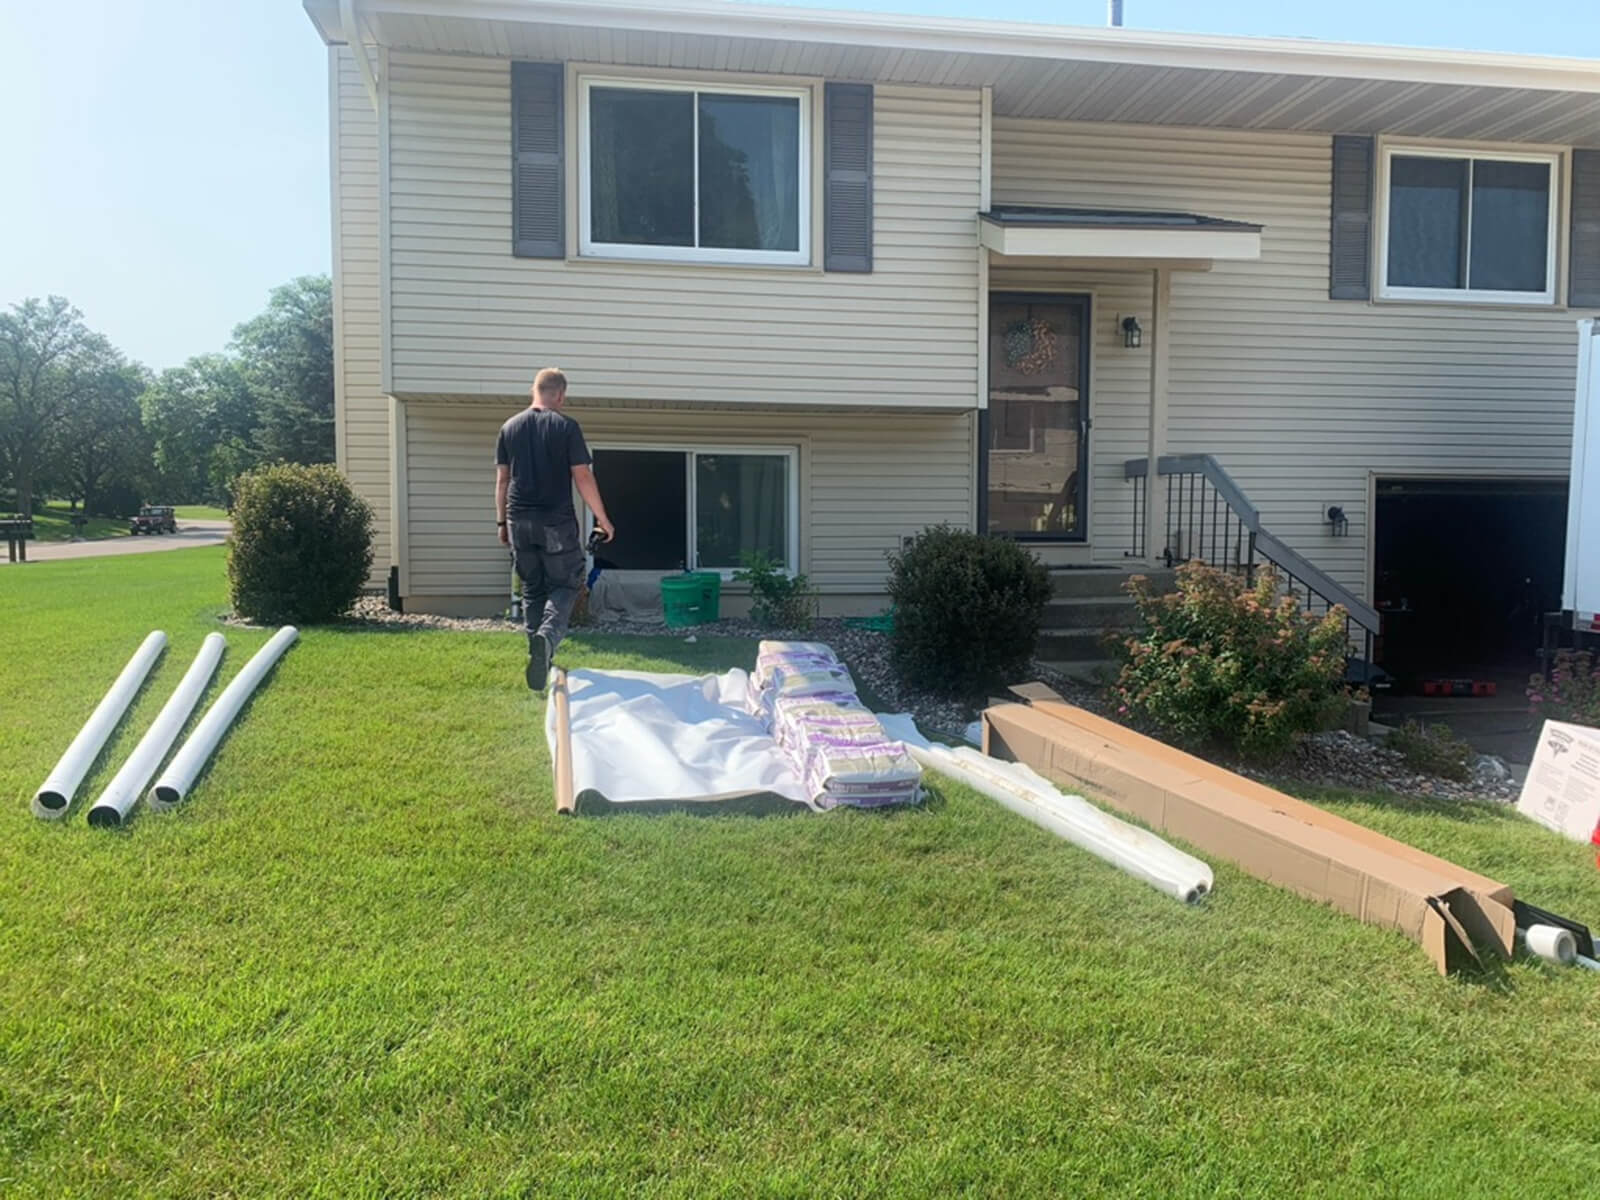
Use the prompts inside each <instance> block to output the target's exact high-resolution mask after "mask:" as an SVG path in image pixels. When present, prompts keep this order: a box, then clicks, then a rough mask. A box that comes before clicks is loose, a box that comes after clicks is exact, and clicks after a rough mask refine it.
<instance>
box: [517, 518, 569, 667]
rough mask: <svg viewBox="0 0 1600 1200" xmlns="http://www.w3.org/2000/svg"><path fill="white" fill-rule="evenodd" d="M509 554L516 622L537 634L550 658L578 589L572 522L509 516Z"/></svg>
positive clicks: (559, 639) (564, 633)
mask: <svg viewBox="0 0 1600 1200" xmlns="http://www.w3.org/2000/svg"><path fill="white" fill-rule="evenodd" d="M509 526H510V529H511V554H512V559H513V561H514V562H515V563H516V568H517V577H518V578H519V579H521V580H522V619H523V623H524V624H525V625H527V627H528V632H529V633H542V634H544V636H545V639H546V640H547V641H548V642H549V643H550V653H551V654H554V653H555V649H556V647H557V646H559V645H560V644H561V639H562V638H564V637H566V636H567V625H568V624H569V623H570V622H571V620H572V606H573V605H575V604H576V603H577V602H578V593H579V592H580V591H582V589H583V567H584V557H583V547H582V545H580V544H579V539H578V522H577V519H576V518H575V517H563V518H558V519H557V520H555V521H546V520H544V519H542V518H538V517H517V516H513V517H512V518H511V519H510V521H509Z"/></svg>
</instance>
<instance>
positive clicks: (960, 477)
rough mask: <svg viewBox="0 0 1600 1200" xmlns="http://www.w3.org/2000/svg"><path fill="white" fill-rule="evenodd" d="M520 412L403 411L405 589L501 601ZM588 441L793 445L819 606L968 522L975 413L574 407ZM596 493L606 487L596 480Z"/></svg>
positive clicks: (803, 542) (458, 407)
mask: <svg viewBox="0 0 1600 1200" xmlns="http://www.w3.org/2000/svg"><path fill="white" fill-rule="evenodd" d="M515 411H516V409H515V407H514V406H511V405H501V404H492V403H488V402H473V403H458V404H423V403H417V402H415V401H413V402H408V403H407V405H406V428H407V433H408V437H407V445H406V474H407V481H408V489H409V533H408V538H409V546H408V547H407V555H408V564H409V567H410V570H409V572H408V580H409V585H408V586H409V590H408V595H409V596H410V597H412V598H413V599H412V600H410V601H408V602H409V603H410V604H411V606H412V607H414V608H420V609H424V610H425V609H428V608H429V607H430V605H429V604H428V602H427V599H426V598H427V597H444V598H460V597H471V596H500V595H502V594H504V593H505V591H506V588H507V579H508V575H507V571H508V567H507V563H506V552H505V550H504V548H503V547H501V546H500V545H499V544H498V542H497V541H496V538H495V531H494V517H493V495H494V466H493V463H494V437H495V433H496V432H497V431H498V430H499V428H500V424H501V422H502V421H504V420H505V419H506V418H507V417H508V416H510V415H511V414H512V413H513V412H515ZM571 412H572V415H573V416H575V417H577V418H578V420H579V421H580V422H581V424H582V425H583V430H584V434H585V436H586V437H587V439H588V441H589V443H590V444H591V445H594V446H603V445H605V444H606V443H607V442H617V443H628V444H634V445H638V444H644V445H657V444H659V445H663V446H668V445H673V444H684V445H704V444H716V443H718V442H722V443H728V444H739V445H774V446H794V447H798V448H799V471H800V478H799V498H800V500H799V510H800V556H801V566H802V569H804V570H806V571H807V572H808V574H809V575H810V576H811V580H812V582H813V583H814V584H815V585H816V586H817V587H818V589H819V590H820V591H822V592H823V593H825V594H826V595H829V596H849V595H856V596H872V595H876V594H878V593H881V591H882V588H883V580H884V574H885V563H884V554H885V552H886V551H889V550H893V549H895V548H896V547H898V546H899V544H900V539H901V538H902V537H904V536H905V535H907V534H912V533H916V532H917V531H919V530H921V529H923V528H924V527H925V526H927V525H929V524H933V523H937V522H940V521H948V522H951V523H952V524H956V525H960V526H963V527H970V526H971V524H972V521H973V499H974V490H973V489H974V479H973V474H972V437H973V424H972V422H973V417H972V414H971V413H950V414H937V413H896V414H886V413H876V414H872V413H853V412H837V411H835V412H826V413H824V412H805V413H800V412H772V411H766V412H739V413H736V414H733V413H728V412H726V411H706V410H700V411H686V410H657V411H645V410H638V409H620V408H619V409H611V408H592V407H591V408H584V407H582V406H574V407H573V408H572V409H571ZM599 482H600V488H601V493H602V495H603V494H604V491H605V484H606V481H605V477H604V475H603V474H602V475H601V476H600V480H599Z"/></svg>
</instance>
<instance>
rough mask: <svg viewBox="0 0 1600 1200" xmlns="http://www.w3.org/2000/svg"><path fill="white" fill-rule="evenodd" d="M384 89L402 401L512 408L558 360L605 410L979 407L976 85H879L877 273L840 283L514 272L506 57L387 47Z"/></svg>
mask: <svg viewBox="0 0 1600 1200" xmlns="http://www.w3.org/2000/svg"><path fill="white" fill-rule="evenodd" d="M622 73H623V74H626V73H627V72H626V71H625V70H624V71H622ZM700 78H704V79H707V80H709V81H711V82H713V83H714V82H715V80H716V78H717V76H716V75H715V74H710V75H704V76H701V77H700ZM569 82H570V81H569ZM389 88H390V186H391V197H392V225H391V241H390V247H391V259H392V266H391V281H392V301H393V308H392V323H391V333H392V340H391V345H392V354H393V362H392V383H393V388H394V391H395V393H396V394H397V395H407V396H413V395H426V394H447V395H494V396H507V397H510V396H521V395H523V394H525V393H526V390H527V387H528V381H529V378H530V377H531V375H532V373H533V371H534V370H535V369H537V368H538V367H539V366H542V365H545V364H548V363H552V362H554V363H559V364H560V365H561V366H562V367H564V368H565V369H566V370H567V372H568V374H569V375H570V376H571V378H572V380H573V389H574V394H575V395H576V394H582V395H585V396H588V397H591V398H603V399H608V400H630V401H681V402H690V403H697V404H705V403H718V402H726V403H743V404H765V405H785V404H796V405H807V404H809V405H814V404H816V403H818V399H819V395H820V396H825V398H826V403H828V404H834V405H839V404H860V405H871V406H875V407H887V406H914V407H919V408H929V407H938V406H949V407H958V408H959V407H969V408H970V407H971V406H972V404H973V398H974V396H975V395H976V391H977V236H976V224H975V221H974V213H975V211H976V209H977V205H978V195H979V182H980V180H979V176H980V159H981V154H980V149H981V147H980V142H981V137H980V124H981V105H980V100H981V97H980V93H979V92H978V91H977V90H976V89H966V90H956V89H939V88H913V87H880V88H878V89H877V92H876V110H875V124H874V139H875V172H876V177H875V202H874V258H875V269H874V270H873V272H872V273H871V274H860V275H850V274H825V273H823V272H821V271H817V270H811V269H799V268H794V269H773V268H765V269H757V268H747V267H737V266H711V265H683V264H675V265H663V264H657V263H639V262H629V263H618V262H597V261H593V260H581V261H579V260H572V259H569V260H567V261H562V260H546V259H519V258H515V257H513V256H512V253H511V170H510V168H511V148H510V137H511V94H510V64H509V62H508V61H506V60H501V59H481V58H466V57H449V56H443V55H419V54H400V53H396V54H394V55H392V57H391V60H390V80H389ZM568 91H569V98H568V113H567V115H568V120H569V123H570V122H572V121H573V120H575V118H576V113H575V112H574V111H573V109H574V105H575V99H574V97H575V94H576V88H574V87H569V89H568ZM814 158H815V156H814ZM576 169H577V165H576V159H575V157H574V156H573V155H571V154H569V156H568V161H567V170H568V173H569V176H570V175H571V173H572V172H574V171H575V170H576ZM820 169H821V163H820V161H814V162H813V171H814V172H817V171H820ZM569 182H570V180H569ZM568 190H569V195H571V194H572V192H573V189H572V188H571V187H569V189H568ZM568 224H569V237H568V252H569V255H571V254H575V252H576V239H575V237H574V236H572V234H571V232H570V231H571V229H572V228H573V227H574V226H575V222H574V221H572V220H569V222H568ZM819 229H820V226H819ZM817 240H818V239H816V238H814V239H813V241H814V242H815V241H817ZM813 250H814V254H815V256H816V257H817V259H818V261H820V256H821V247H820V245H815V246H814V247H813Z"/></svg>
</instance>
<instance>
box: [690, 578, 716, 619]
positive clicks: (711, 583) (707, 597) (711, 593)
mask: <svg viewBox="0 0 1600 1200" xmlns="http://www.w3.org/2000/svg"><path fill="white" fill-rule="evenodd" d="M693 578H695V579H698V580H699V581H700V605H701V607H700V619H701V620H702V621H717V620H720V619H721V618H722V575H721V574H720V573H719V572H717V571H696V572H695V573H694V576H693Z"/></svg>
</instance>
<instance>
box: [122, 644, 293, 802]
mask: <svg viewBox="0 0 1600 1200" xmlns="http://www.w3.org/2000/svg"><path fill="white" fill-rule="evenodd" d="M298 636H299V632H298V631H297V630H296V629H295V627H294V626H293V625H285V626H284V627H283V628H282V629H280V630H278V632H277V633H275V634H273V635H272V639H271V640H270V641H269V642H268V643H267V644H266V645H265V646H263V647H261V649H259V650H257V651H256V652H255V655H254V657H252V658H251V659H250V661H249V662H247V663H245V665H244V666H243V667H241V668H240V670H239V673H238V674H237V675H235V676H234V677H233V679H232V681H231V682H229V684H228V686H227V687H225V688H223V689H222V695H220V696H218V697H217V698H216V700H214V701H213V702H212V704H211V707H210V708H208V709H207V710H206V715H205V716H203V717H201V718H200V724H198V725H196V726H195V727H194V731H193V732H192V733H190V734H189V738H188V740H187V741H185V742H184V743H183V748H182V749H181V750H179V751H178V753H177V754H176V755H174V756H173V759H172V761H171V762H170V763H168V764H167V769H166V770H165V771H164V772H162V775H161V778H159V779H157V780H156V785H155V787H153V788H151V789H150V795H149V801H150V807H151V808H153V809H156V810H157V811H158V812H159V811H162V810H164V809H168V808H171V807H173V806H174V805H175V804H178V803H179V802H180V801H182V799H183V798H184V796H185V795H187V794H188V791H189V789H190V788H191V787H193V786H194V781H195V779H196V778H197V777H198V776H199V774H200V770H201V768H202V767H204V766H205V765H206V760H208V759H209V758H210V757H211V755H212V753H213V752H214V751H215V750H216V748H217V743H219V742H221V741H222V738H223V735H224V734H226V733H227V732H228V726H229V725H232V724H233V719H234V718H235V717H236V716H238V715H239V710H240V709H241V708H243V707H244V702H245V701H246V700H248V699H249V698H250V693H251V692H253V691H255V690H256V687H257V685H259V684H260V683H261V680H262V679H263V678H265V677H266V674H267V672H268V671H270V670H272V667H273V664H274V663H276V662H277V661H278V660H279V659H280V658H282V657H283V652H284V651H285V650H287V649H288V648H289V647H290V646H291V645H293V644H294V640H295V638H297V637H298Z"/></svg>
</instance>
